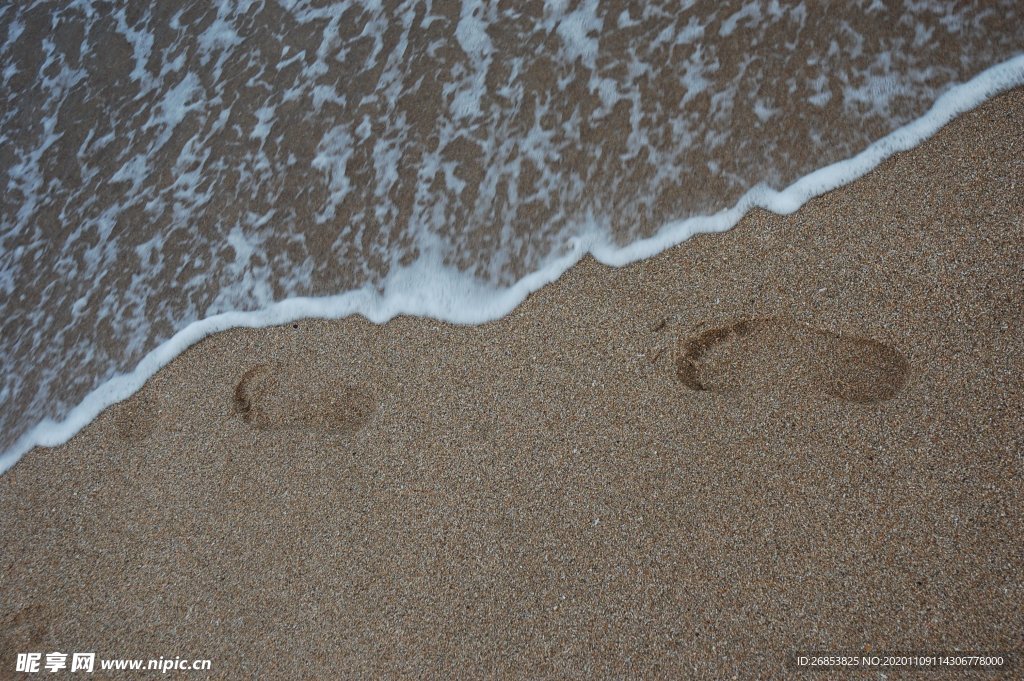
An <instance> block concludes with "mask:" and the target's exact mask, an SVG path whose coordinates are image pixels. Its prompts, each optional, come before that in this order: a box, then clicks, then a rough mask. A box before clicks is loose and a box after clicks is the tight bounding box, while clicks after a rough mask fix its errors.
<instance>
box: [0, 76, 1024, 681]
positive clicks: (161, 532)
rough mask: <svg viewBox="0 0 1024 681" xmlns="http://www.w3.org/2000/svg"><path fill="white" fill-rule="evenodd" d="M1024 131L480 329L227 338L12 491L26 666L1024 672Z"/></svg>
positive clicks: (13, 569) (989, 136)
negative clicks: (858, 660)
mask: <svg viewBox="0 0 1024 681" xmlns="http://www.w3.org/2000/svg"><path fill="white" fill-rule="evenodd" d="M1022 122H1024V90H1021V89H1017V90H1013V91H1011V92H1008V93H1005V94H1002V95H999V96H997V97H994V98H992V99H991V100H989V101H986V102H985V103H983V104H982V105H981V106H979V107H978V108H976V109H974V110H972V111H970V112H967V113H965V114H962V115H961V116H959V117H958V118H956V119H955V120H953V121H952V122H951V123H949V124H947V125H946V126H944V127H943V128H942V129H941V130H939V131H938V132H937V133H936V134H935V135H934V136H932V137H931V138H930V139H928V140H927V141H925V142H923V143H921V144H920V145H918V146H916V147H915V148H913V149H912V150H910V151H907V152H903V153H898V154H896V155H895V156H893V157H892V158H889V159H888V160H886V161H884V162H883V163H881V164H880V165H879V166H878V167H877V168H875V169H874V170H872V171H870V172H868V173H867V174H866V175H865V176H864V177H862V178H860V179H859V180H856V181H854V182H852V183H850V184H848V185H845V186H843V187H841V188H839V189H836V190H834V191H831V192H829V193H827V194H825V195H823V196H819V197H817V198H814V199H811V200H809V201H808V202H807V203H806V204H804V205H803V206H802V207H801V208H800V209H799V210H797V211H795V212H793V213H792V214H789V215H777V214H774V213H770V212H768V211H766V210H762V209H756V210H753V211H751V212H750V213H748V214H747V215H746V216H745V217H744V218H743V219H742V220H741V221H740V223H739V224H738V225H737V226H736V227H735V228H733V229H731V230H729V231H726V232H722V233H717V234H702V235H698V236H695V237H693V238H692V239H689V240H687V241H685V242H683V243H681V244H679V245H677V246H674V247H672V248H670V249H668V250H665V251H664V252H662V253H660V254H658V255H656V256H654V257H651V258H649V259H646V260H642V261H640V262H637V263H634V264H631V265H627V266H625V267H622V268H617V269H613V268H609V267H606V266H603V265H600V264H598V263H597V261H596V260H595V259H594V258H592V257H586V258H584V259H583V260H582V261H581V262H579V263H578V264H577V265H576V266H574V267H572V268H571V269H569V270H568V271H567V272H566V273H565V274H564V275H562V276H561V277H560V278H559V279H558V281H556V282H554V283H552V284H550V285H548V286H544V287H543V288H540V289H539V290H537V291H536V292H534V293H532V294H530V295H529V297H528V298H527V299H526V300H525V302H524V303H523V304H521V305H519V306H518V307H516V308H515V309H514V310H512V311H511V312H510V313H509V314H508V315H506V316H503V317H501V318H500V319H497V320H494V321H491V322H488V323H485V324H481V325H479V326H458V325H454V324H449V323H444V322H438V321H434V320H430V319H424V318H413V317H407V316H399V317H396V318H394V319H392V320H391V321H390V322H388V323H387V324H386V325H375V324H373V323H372V322H370V321H368V320H366V319H364V318H357V317H349V318H345V319H340V320H333V321H329V320H322V319H309V320H302V321H299V322H297V323H296V324H295V325H294V326H293V324H287V325H284V326H277V327H266V328H259V329H238V328H236V329H231V330H227V331H224V332H222V333H218V334H215V335H210V336H207V337H205V338H203V339H202V340H200V341H199V342H197V343H196V344H195V345H193V346H191V347H190V348H188V349H187V350H185V351H184V352H182V353H181V354H179V355H178V356H176V357H175V358H174V359H173V360H172V361H170V362H169V363H168V364H167V365H166V366H165V367H163V368H162V369H161V370H160V371H158V372H156V373H155V375H153V376H152V377H151V378H150V379H149V380H148V381H147V382H146V383H145V385H143V387H142V388H141V390H139V392H138V393H136V394H135V395H133V396H132V397H131V398H129V399H127V400H126V401H124V402H122V403H119V404H117V405H115V406H113V407H111V408H109V409H107V410H105V411H104V412H103V413H101V414H100V415H99V417H98V418H96V419H95V420H94V421H92V422H91V423H89V424H88V425H87V426H86V427H85V428H84V429H82V430H81V431H80V432H79V433H78V434H77V435H76V436H74V437H73V438H71V439H70V440H68V441H67V442H66V443H65V444H62V445H60V446H58V447H55V448H53V449H45V450H44V449H39V448H37V449H34V450H32V451H31V452H29V453H28V454H27V455H26V456H24V457H23V458H22V459H21V461H20V462H19V463H18V465H17V466H15V467H14V468H13V469H12V470H11V472H10V473H8V474H6V475H3V476H2V477H0V533H2V535H3V536H4V537H5V542H4V543H3V549H2V551H0V565H2V569H3V570H4V580H5V585H6V589H5V591H6V594H7V598H5V599H4V603H2V604H0V608H2V609H0V622H2V627H0V632H2V633H0V664H2V665H13V664H14V662H13V660H14V655H15V654H16V653H18V652H28V651H43V650H46V651H50V650H61V651H64V652H71V651H75V650H83V651H84V650H95V651H96V652H97V654H98V655H99V656H104V657H111V658H113V657H139V658H142V657H152V658H157V657H161V656H163V657H173V656H176V655H180V656H182V657H185V656H187V657H190V658H204V659H210V660H211V661H212V671H211V674H212V675H213V676H227V677H239V676H253V675H259V676H261V677H265V678H278V677H281V678H286V677H290V678H294V677H296V676H319V675H323V674H326V673H341V674H343V675H351V676H356V675H374V676H378V675H386V674H391V675H412V674H417V673H418V674H425V675H430V674H433V675H442V674H445V675H448V674H454V675H466V676H481V675H492V676H522V675H530V676H542V677H562V678H564V677H594V676H606V675H630V676H652V677H679V676H690V675H704V676H714V677H723V676H727V677H732V676H733V675H738V676H741V677H749V676H783V675H792V674H795V673H796V672H795V670H794V669H792V667H791V666H790V664H791V663H790V662H789V660H790V658H791V657H792V655H794V654H795V653H796V652H798V651H811V650H830V651H836V652H849V653H865V652H872V651H874V652H892V651H899V650H915V651H920V652H922V653H925V652H929V651H932V652H934V651H947V650H972V651H978V652H1000V651H1004V652H1005V651H1019V646H1020V641H1021V640H1022V637H1024V613H1022V612H1021V609H1020V607H1019V604H1020V603H1021V602H1022V597H1024V580H1022V579H1021V575H1022V574H1024V551H1022V550H1021V547H1022V546H1024V523H1022V522H1021V520H1022V516H1021V509H1022V508H1024V503H1022V502H1024V480H1022V477H1021V470H1020V449H1019V447H1020V442H1021V441H1022V440H1021V438H1022V437H1024V429H1022V425H1021V424H1022V423H1024V407H1022V405H1024V401H1022V400H1021V396H1022V395H1024V384H1022V380H1021V376H1022V375H1024V365H1022V359H1021V358H1022V357H1024V327H1022V326H1021V319H1020V314H1019V313H1020V310H1021V309H1022V307H1021V305H1022V296H1024V274H1022V273H1024V262H1022V257H1024V255H1022V254H1024V248H1022V246H1024V223H1022V220H1024V218H1022V216H1024V201H1022V198H1021V197H1022V196H1024V164H1022V162H1021V159H1022V158H1024V139H1022V137H1021V135H1020V130H1021V126H1022ZM295 327H297V328H295ZM69 604H72V606H69ZM954 673H955V672H953V673H950V674H949V676H950V677H952V676H953V674H954ZM1012 673H1013V672H1012V671H1009V672H1007V673H1006V674H1005V677H1007V678H1008V677H1010V676H1011V675H1012ZM943 677H944V675H943V674H942V673H941V672H940V673H938V674H937V678H943Z"/></svg>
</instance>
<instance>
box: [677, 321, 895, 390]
mask: <svg viewBox="0 0 1024 681" xmlns="http://www.w3.org/2000/svg"><path fill="white" fill-rule="evenodd" d="M909 373H910V363H909V362H908V361H907V359H906V358H905V357H904V356H903V354H902V353H900V352H899V351H898V350H896V349H895V348H893V347H891V346H889V345H886V344H885V343H881V342H879V341H876V340H872V339H870V338H860V337H856V336H844V335H840V334H835V333H831V332H828V331H824V330H822V329H818V328H815V327H812V326H809V325H806V324H800V323H797V322H794V321H788V320H784V319H743V320H739V321H736V322H734V323H732V324H728V325H726V326H721V327H716V328H712V329H709V330H707V331H703V332H701V333H699V334H697V335H695V336H692V337H691V338H688V339H686V340H684V341H683V342H682V343H681V344H680V348H679V350H678V352H677V356H676V376H677V377H678V378H679V381H680V382H681V383H682V384H683V385H685V386H686V387H687V388H690V389H691V390H703V391H715V392H726V391H728V390H729V389H732V388H742V387H746V384H748V383H750V382H751V381H752V379H753V380H757V379H758V378H760V379H761V381H762V382H767V383H769V384H770V385H771V386H773V387H780V386H781V387H784V388H787V389H788V388H793V389H795V390H803V391H806V390H808V389H817V390H820V391H822V392H824V393H826V394H828V395H830V396H832V397H835V398H838V399H841V400H845V401H848V402H857V403H862V404H866V403H872V402H882V401H884V400H888V399H891V398H893V397H895V396H896V394H897V393H898V392H899V391H900V389H901V388H902V387H903V385H904V384H905V383H906V382H907V377H908V375H909Z"/></svg>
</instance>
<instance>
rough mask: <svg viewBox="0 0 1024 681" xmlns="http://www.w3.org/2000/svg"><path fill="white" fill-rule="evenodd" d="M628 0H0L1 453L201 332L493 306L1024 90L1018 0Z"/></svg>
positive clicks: (78, 413)
mask: <svg viewBox="0 0 1024 681" xmlns="http://www.w3.org/2000/svg"><path fill="white" fill-rule="evenodd" d="M608 12H609V9H608V8H607V7H604V6H602V5H601V4H600V3H597V2H593V1H591V0H583V1H581V2H572V3H570V2H563V1H557V2H548V3H545V5H544V6H543V8H541V9H539V10H538V12H537V14H536V15H535V16H534V15H530V14H529V13H528V12H526V11H525V10H515V9H509V8H503V7H496V6H492V5H489V4H486V3H482V2H476V1H474V0H466V1H465V2H462V3H461V5H460V6H459V7H458V8H457V11H456V12H454V13H449V12H447V11H446V10H445V9H444V8H441V7H438V8H434V7H433V6H432V4H431V3H426V4H422V3H415V2H398V3H394V4H393V6H390V5H389V6H388V7H384V6H383V5H382V4H381V3H377V2H361V3H357V2H337V3H333V4H328V5H326V6H322V7H319V6H314V5H313V4H312V3H309V2H306V1H304V0H289V1H287V2H285V1H280V2H267V3H250V2H241V3H238V2H232V1H230V0H219V1H218V2H215V3H210V4H208V5H206V6H191V7H189V8H183V9H180V8H176V7H171V6H165V5H160V6H159V7H155V8H142V7H131V8H127V7H111V6H109V5H103V4H99V3H94V2H90V1H89V0H77V1H75V2H69V3H66V4H65V5H62V6H58V7H57V8H56V9H54V8H52V7H51V6H48V5H42V4H38V3H37V4H26V5H17V6H14V5H8V6H6V7H3V8H0V35H3V36H6V38H5V39H4V42H3V44H2V45H0V59H2V64H3V68H2V71H0V73H2V86H0V100H3V101H4V103H5V107H3V108H0V144H2V145H3V148H4V155H3V156H2V157H0V171H2V177H0V182H3V183H4V185H5V187H6V192H5V198H4V202H3V212H2V214H0V292H2V294H3V296H4V301H3V303H2V312H3V322H2V324H3V328H2V331H3V333H2V338H3V340H2V341H0V357H2V359H3V362H4V364H5V366H7V367H11V369H9V370H8V371H7V373H6V374H5V376H4V377H3V380H2V383H0V406H2V412H0V432H2V438H0V450H2V451H3V454H2V455H0V470H6V469H7V468H9V467H10V466H11V465H13V464H14V462H16V461H17V459H18V458H19V457H20V456H22V455H23V454H24V453H25V452H26V451H28V450H29V449H30V448H32V447H33V446H36V445H43V446H53V445H57V444H60V443H62V442H65V441H66V440H67V439H68V438H70V437H71V436H73V435H74V434H75V433H76V432H78V431H79V430H81V429H82V428H83V427H84V426H85V425H87V424H88V423H89V422H90V421H92V420H93V419H94V418H95V417H96V416H97V415H98V414H99V413H100V412H101V411H102V410H103V409H104V408H106V407H107V406H109V405H111V404H113V403H115V402H117V401H119V400H122V399H125V398H126V397H128V396H129V395H131V394H132V393H133V392H135V391H136V390H138V389H139V388H140V386H141V385H142V384H143V383H144V382H145V380H146V379H147V378H149V377H150V376H152V375H153V374H154V373H155V372H156V371H158V370H159V369H160V367H162V366H164V365H165V364H167V362H169V361H171V360H172V359H173V358H174V357H176V356H177V355H178V354H180V353H181V352H182V351H183V350H185V349H186V348H188V347H189V346H191V345H192V344H194V343H196V342H198V341H199V340H200V339H202V338H203V337H205V336H207V335H209V334H211V333H215V332H218V331H222V330H224V329H228V328H233V327H260V326H267V325H274V324H283V323H287V322H291V321H293V320H296V319H299V318H303V317H324V318H339V317H344V316H347V315H353V314H360V315H363V316H365V317H366V318H368V319H370V320H371V321H374V322H377V323H383V322H386V321H387V320H389V319H391V318H393V317H394V316H396V315H399V314H407V315H417V316H425V317H432V318H436V319H440V320H445V321H449V322H452V323H457V324H478V323H482V322H486V321H490V320H493V319H497V318H499V317H501V316H503V315H505V314H507V313H508V312H509V311H510V310H512V309H513V308H515V307H516V306H517V305H518V304H519V303H521V302H522V301H523V299H524V298H525V297H526V296H527V295H528V294H529V293H530V292H532V291H535V290H537V289H538V288H540V287H542V286H544V285H546V284H547V283H550V282H552V281H554V280H555V279H557V278H558V277H559V276H560V275H561V274H562V273H563V272H565V271H566V270H567V269H568V268H570V267H572V266H573V264H575V263H576V262H578V261H579V260H580V258H582V257H583V256H584V255H586V254H588V253H589V254H592V255H593V256H594V257H595V258H596V259H597V260H599V261H600V262H602V263H605V264H608V265H613V266H621V265H624V264H627V263H630V262H634V261H636V260H639V259H643V258H647V257H650V256H652V255H655V254H657V253H659V252H661V251H663V250H665V249H666V248H669V247H671V246H673V245H675V244H678V243H680V242H681V241H683V240H685V239H687V238H689V237H690V236H692V235H693V234H696V233H700V232H710V231H721V230H725V229H728V228H730V227H732V226H733V225H735V224H736V223H737V222H738V221H739V220H740V218H741V217H742V216H743V214H744V213H746V212H747V211H748V210H750V209H751V208H753V207H755V206H759V207H763V208H766V209H768V210H771V211H774V212H777V213H789V212H792V211H794V210H796V209H797V208H799V207H800V206H801V205H802V204H803V203H805V202H806V201H807V200H808V199H809V198H811V197H813V196H817V195H820V194H822V193H824V192H827V191H829V190H831V189H834V188H836V187H838V186H841V185H842V184H845V183H847V182H850V181H852V180H853V179H855V178H857V177H860V176H861V175H863V174H864V173H865V172H867V171H868V170H870V169H871V168H873V167H875V166H876V165H877V164H878V163H879V162H881V161H882V160H884V159H885V158H887V157H889V156H891V155H892V154H893V153H895V152H897V151H900V150H904V149H909V148H911V147H913V146H914V145H916V144H919V143H920V142H921V140H923V139H925V138H927V137H928V136H929V135H931V134H933V133H934V132H935V131H936V130H937V129H938V128H939V127H941V126H942V125H944V124H945V123H947V122H948V121H949V120H950V119H952V118H953V117H954V116H956V115H957V114H959V113H960V112H962V111H965V110H967V109H969V108H972V107H974V106H977V105H978V104H979V103H981V102H982V101H984V100H985V99H986V98H988V97H991V96H992V95H993V94H995V93H998V92H1000V91H1004V90H1006V89H1009V88H1012V87H1016V86H1020V85H1022V84H1024V57H1022V56H1020V55H1021V52H1022V45H1021V41H1020V37H1019V35H1020V27H1021V25H1022V18H1021V9H1020V7H1018V5H1017V3H1015V2H1011V1H1010V0H1000V2H996V3H994V4H993V6H992V7H984V8H981V7H975V6H973V5H970V6H968V5H965V4H962V3H957V2H953V1H952V0H932V1H930V2H924V3H917V4H915V5H914V6H913V7H906V8H901V9H896V10H893V9H887V8H885V7H882V6H881V5H879V4H872V5H871V6H870V7H867V8H853V9H850V11H849V12H845V13H844V12H839V11H836V10H835V9H834V8H833V9H830V10H827V11H823V10H821V9H820V8H818V7H816V6H813V5H807V4H799V5H792V6H785V7H783V6H781V5H779V4H777V3H772V2H761V1H759V0H746V1H737V2H728V3H698V2H692V1H690V2H685V3H657V2H652V3H646V4H645V5H644V6H643V7H642V8H641V9H635V8H634V9H630V10H626V11H619V12H617V13H615V14H613V15H612V14H609V13H608ZM996 19H998V21H996ZM993 64H995V65H994V66H993ZM843 159H846V160H843ZM125 372H127V373H125Z"/></svg>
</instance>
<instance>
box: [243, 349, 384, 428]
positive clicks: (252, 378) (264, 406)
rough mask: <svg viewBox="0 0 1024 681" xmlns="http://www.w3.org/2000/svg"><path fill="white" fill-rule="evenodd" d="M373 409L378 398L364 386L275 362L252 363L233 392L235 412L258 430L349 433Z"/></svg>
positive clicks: (360, 426) (364, 419) (368, 417)
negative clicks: (310, 430)
mask: <svg viewBox="0 0 1024 681" xmlns="http://www.w3.org/2000/svg"><path fill="white" fill-rule="evenodd" d="M376 410H377V400H376V398H375V397H374V395H373V394H372V393H371V392H370V391H369V390H368V389H367V388H365V387H364V386H360V385H355V384H352V383H346V382H344V381H340V380H337V379H334V378H331V377H329V376H324V375H321V374H317V373H316V372H313V371H302V370H296V369H295V368H294V367H288V366H283V365H278V364H257V365H256V366H254V367H252V368H251V369H249V370H248V371H246V372H245V373H244V374H242V376H241V378H240V379H239V381H238V384H237V385H236V386H235V392H234V413H236V414H238V415H239V416H240V417H241V418H242V420H244V421H245V422H246V423H249V424H251V425H252V426H253V427H255V428H257V429H259V430H288V429H302V428H305V429H315V430H323V431H330V432H335V433H343V434H350V433H355V432H356V431H358V430H360V429H361V428H362V427H363V426H365V425H366V423H367V422H368V421H369V420H370V417H371V416H372V415H373V413H374V412H375V411H376Z"/></svg>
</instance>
